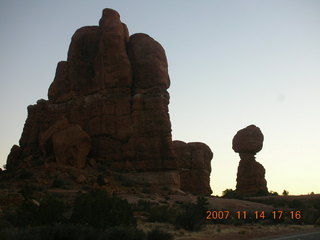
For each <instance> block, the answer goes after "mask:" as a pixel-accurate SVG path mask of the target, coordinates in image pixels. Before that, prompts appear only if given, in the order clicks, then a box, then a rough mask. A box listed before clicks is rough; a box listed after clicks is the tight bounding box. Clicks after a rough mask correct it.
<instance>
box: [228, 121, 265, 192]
mask: <svg viewBox="0 0 320 240" xmlns="http://www.w3.org/2000/svg"><path fill="white" fill-rule="evenodd" d="M263 139H264V137H263V134H262V132H261V131H260V129H259V128H258V127H256V126H255V125H250V126H248V127H246V128H244V129H241V130H240V131H238V132H237V134H236V135H235V136H234V138H233V140H232V148H233V150H234V151H235V152H237V153H239V155H240V159H241V160H240V162H239V167H238V173H237V187H236V191H237V192H238V193H239V194H241V195H243V196H257V195H265V194H266V193H267V192H268V188H267V181H266V180H265V169H264V167H263V166H262V165H261V164H260V163H258V162H257V161H256V160H255V155H256V153H257V152H259V151H260V150H261V149H262V146H263Z"/></svg>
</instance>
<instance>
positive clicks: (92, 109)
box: [7, 9, 212, 193]
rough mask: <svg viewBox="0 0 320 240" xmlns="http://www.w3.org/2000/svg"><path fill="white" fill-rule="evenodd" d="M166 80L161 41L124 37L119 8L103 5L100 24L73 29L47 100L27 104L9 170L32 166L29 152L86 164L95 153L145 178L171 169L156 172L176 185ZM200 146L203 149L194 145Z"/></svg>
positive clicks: (115, 167)
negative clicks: (116, 9) (108, 7)
mask: <svg viewBox="0 0 320 240" xmlns="http://www.w3.org/2000/svg"><path fill="white" fill-rule="evenodd" d="M169 86H170V78H169V75H168V64H167V59H166V54H165V51H164V49H163V48H162V46H161V45H160V44H159V43H158V42H157V41H155V40H154V39H153V38H151V37H150V36H148V35H146V34H141V33H139V34H133V35H131V36H129V32H128V29H127V27H126V25H125V24H124V23H122V22H121V20H120V16H119V14H118V13H117V12H116V11H114V10H112V9H104V10H103V14H102V18H101V19H100V21H99V26H89V27H82V28H80V29H78V30H77V31H76V32H75V34H74V35H73V37H72V40H71V43H70V47H69V51H68V58H67V61H61V62H59V63H58V65H57V69H56V74H55V78H54V80H53V82H52V84H51V86H50V88H49V90H48V100H39V101H38V102H37V104H35V105H31V106H29V107H28V118H27V120H26V123H25V126H24V129H23V133H22V136H21V139H20V142H19V143H20V144H19V145H20V146H14V147H13V148H12V150H11V153H10V155H9V156H8V160H7V167H8V169H10V170H14V169H17V168H19V167H21V166H32V161H33V160H35V159H36V160H37V161H38V160H39V159H41V160H43V161H44V162H46V161H51V160H53V161H55V162H56V163H57V164H66V165H70V166H73V167H76V168H85V167H86V165H87V160H88V159H97V160H99V161H100V162H101V161H102V162H105V163H106V165H107V166H108V167H109V169H111V170H113V171H121V172H131V173H132V172H134V173H136V174H137V173H140V172H141V173H143V176H145V175H148V176H149V177H148V179H150V178H151V177H150V176H152V173H155V172H158V173H159V172H160V173H165V172H169V173H170V174H160V175H161V176H162V175H165V176H166V177H163V179H165V180H164V182H160V183H159V184H164V185H166V184H167V183H168V184H170V185H172V184H173V185H176V187H180V181H179V179H180V173H181V171H179V169H178V168H179V166H178V165H179V164H178V162H179V158H178V155H179V154H176V153H175V152H174V144H173V142H172V138H171V122H170V118H169V113H168V104H169V93H168V91H167V89H168V88H169ZM198 147H199V148H200V149H202V146H200V145H199V146H194V147H193V148H194V149H197V148H198ZM207 148H208V147H207ZM193 151H195V152H196V151H197V150H193ZM209 151H210V149H209ZM211 158H212V156H211V157H210V156H208V157H206V162H207V163H206V165H205V166H202V168H201V169H202V170H204V168H206V169H205V171H206V175H205V176H206V177H205V179H206V180H203V181H202V182H203V183H204V184H205V185H206V186H205V187H204V188H203V189H205V190H203V191H204V192H205V193H209V192H210V191H211V189H210V187H209V178H208V176H209V174H210V171H211V169H210V160H211ZM26 161H27V162H28V164H22V163H23V162H26ZM146 173H148V174H146ZM158 173H157V174H156V175H157V176H159V174H158ZM193 174H196V173H195V172H194V173H193ZM199 174H201V173H199ZM168 176H171V178H172V179H169V178H170V177H168ZM182 178H183V177H182ZM188 185H190V186H189V187H184V189H189V190H190V191H193V190H192V189H196V188H194V187H192V186H191V185H195V186H197V187H198V185H199V182H192V181H189V182H188ZM197 191H198V190H197ZM198 192H201V190H199V191H198Z"/></svg>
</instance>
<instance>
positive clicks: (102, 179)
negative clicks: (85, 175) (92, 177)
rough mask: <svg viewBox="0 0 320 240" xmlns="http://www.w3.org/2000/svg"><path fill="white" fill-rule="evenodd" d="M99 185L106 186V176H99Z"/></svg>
mask: <svg viewBox="0 0 320 240" xmlns="http://www.w3.org/2000/svg"><path fill="white" fill-rule="evenodd" d="M97 183H98V185H99V186H103V185H106V183H105V181H104V176H103V175H99V176H98V177H97Z"/></svg>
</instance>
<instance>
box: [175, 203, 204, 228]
mask: <svg viewBox="0 0 320 240" xmlns="http://www.w3.org/2000/svg"><path fill="white" fill-rule="evenodd" d="M207 204H208V202H207V200H206V199H205V198H203V197H198V199H197V203H196V204H193V203H188V204H184V205H183V206H182V211H181V212H180V213H179V214H178V216H177V218H176V220H175V226H176V227H178V228H180V227H181V228H184V229H186V230H189V231H199V230H200V229H201V228H202V226H203V225H204V224H205V212H206V207H207Z"/></svg>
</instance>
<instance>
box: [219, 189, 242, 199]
mask: <svg viewBox="0 0 320 240" xmlns="http://www.w3.org/2000/svg"><path fill="white" fill-rule="evenodd" d="M222 197H223V198H231V199H243V198H242V196H241V195H240V194H239V193H237V191H235V190H232V189H226V190H224V191H223V192H222Z"/></svg>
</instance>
